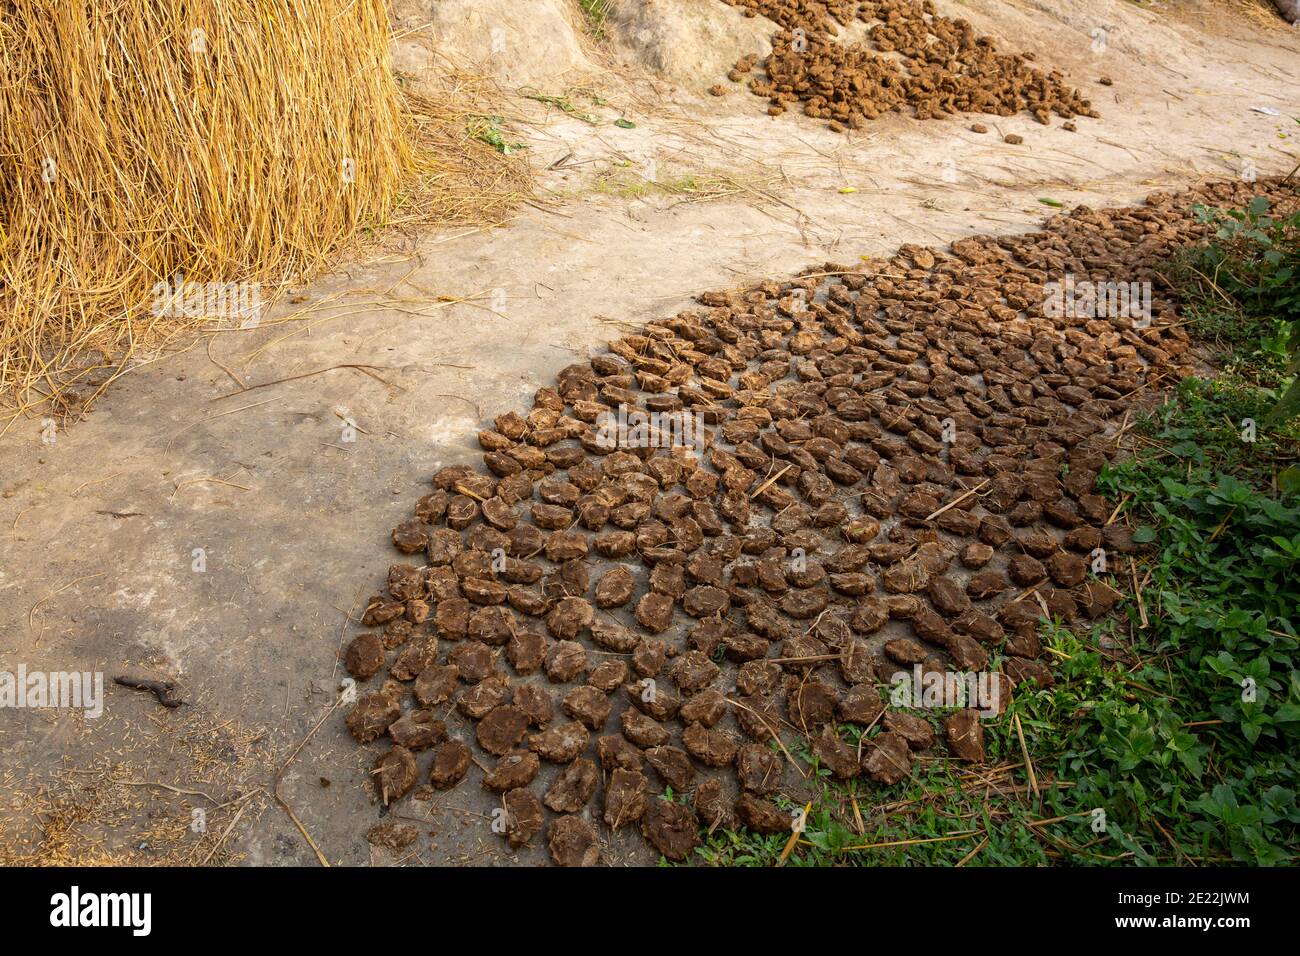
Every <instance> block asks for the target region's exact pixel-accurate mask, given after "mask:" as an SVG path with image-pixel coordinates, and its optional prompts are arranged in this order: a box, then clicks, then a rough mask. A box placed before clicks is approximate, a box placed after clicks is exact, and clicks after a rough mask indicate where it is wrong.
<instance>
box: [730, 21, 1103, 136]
mask: <svg viewBox="0 0 1300 956" xmlns="http://www.w3.org/2000/svg"><path fill="white" fill-rule="evenodd" d="M724 2H726V3H729V4H731V5H732V6H734V7H740V8H742V9H744V10H745V11H746V13H748V14H749V15H756V14H762V15H763V16H765V17H767V18H768V19H770V20H772V21H774V22H775V23H776V24H778V25H779V26H780V27H781V30H780V31H779V32H778V33H777V34H776V35H775V36H773V38H772V54H771V55H770V56H769V57H768V58H767V59H766V60H765V61H764V62H763V67H764V69H765V71H766V76H763V77H757V78H754V79H752V80H750V83H749V87H750V89H751V90H752V91H753V92H754V93H756V94H758V95H759V96H763V97H767V98H768V99H769V100H770V101H771V102H770V106H769V107H768V113H769V114H771V115H773V116H778V115H780V114H781V113H784V112H785V111H786V109H787V108H789V107H790V106H791V105H793V104H797V103H802V104H803V111H804V113H805V114H807V115H808V116H812V117H816V118H818V119H825V120H829V121H830V126H831V128H832V129H834V130H836V131H841V130H844V129H846V128H852V129H861V128H862V127H863V126H864V125H865V124H866V122H867V121H868V120H874V119H877V118H878V117H880V116H881V115H883V114H885V113H888V112H891V111H895V110H897V111H900V112H901V111H904V110H906V109H908V108H911V109H912V110H913V113H914V115H915V116H916V118H918V119H939V118H941V117H944V116H951V115H954V114H956V113H991V114H995V115H998V116H1012V115H1014V114H1016V113H1018V112H1020V111H1022V110H1028V111H1029V112H1031V113H1032V114H1033V115H1034V118H1035V119H1037V120H1038V121H1039V122H1040V123H1043V124H1047V123H1049V122H1050V121H1051V114H1052V113H1056V114H1057V115H1058V116H1061V117H1063V118H1065V119H1066V120H1067V121H1068V120H1070V119H1071V118H1073V117H1075V116H1094V117H1095V116H1097V115H1098V113H1097V112H1096V111H1095V110H1094V109H1093V108H1092V104H1091V102H1090V101H1089V100H1087V99H1085V98H1083V97H1082V96H1081V95H1080V93H1079V91H1078V90H1076V89H1074V88H1073V87H1071V86H1069V85H1068V84H1067V83H1066V82H1065V79H1064V77H1063V76H1062V75H1061V74H1060V72H1059V71H1057V70H1052V71H1051V72H1049V73H1044V72H1043V71H1042V70H1039V69H1037V68H1035V67H1034V66H1032V65H1031V62H1032V60H1033V54H1031V53H1017V54H1007V53H999V52H997V49H996V47H995V44H994V42H993V40H992V39H990V38H989V37H987V36H979V35H977V34H976V32H975V28H974V27H972V26H971V24H970V23H969V22H967V21H966V20H963V19H958V20H953V19H949V18H948V17H943V16H939V15H938V14H937V13H936V12H935V9H934V5H933V4H932V3H931V2H930V0H920V2H916V0H867V2H862V3H858V2H848V0H832V2H829V3H828V2H819V0H724ZM855 19H856V20H861V21H863V22H865V23H868V24H870V25H871V26H870V27H869V29H868V31H867V36H868V37H869V38H870V41H871V45H870V47H868V46H867V45H866V44H865V43H848V44H846V43H841V42H838V41H837V40H836V37H837V36H838V35H839V33H840V28H839V26H837V22H838V24H840V25H847V24H849V23H851V22H852V21H853V20H855ZM757 62H758V57H757V56H753V55H750V56H746V57H742V58H741V60H740V61H739V62H737V64H736V66H735V68H734V69H733V70H732V71H731V73H730V74H729V76H730V78H731V79H732V80H733V81H734V82H740V81H741V80H742V79H744V77H745V76H746V75H747V74H749V73H750V72H751V71H752V70H753V68H754V66H755V65H756V64H757ZM714 89H715V91H716V92H722V91H723V90H725V87H715V88H714ZM1067 125H1068V128H1070V129H1073V128H1074V126H1073V124H1072V123H1068V124H1067Z"/></svg>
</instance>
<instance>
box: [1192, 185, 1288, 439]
mask: <svg viewBox="0 0 1300 956" xmlns="http://www.w3.org/2000/svg"><path fill="white" fill-rule="evenodd" d="M1194 212H1195V214H1196V217H1197V219H1198V220H1199V221H1200V222H1202V223H1206V224H1210V225H1213V226H1215V227H1216V228H1215V234H1214V238H1213V239H1212V240H1211V241H1209V242H1206V243H1204V244H1202V245H1199V246H1195V247H1193V248H1191V249H1189V250H1187V252H1186V253H1185V254H1184V256H1183V257H1182V259H1181V260H1180V262H1179V263H1178V268H1177V270H1176V271H1177V274H1178V277H1179V279H1180V285H1181V286H1182V288H1181V292H1182V294H1183V296H1184V298H1185V299H1187V300H1188V301H1187V304H1188V307H1189V311H1190V312H1191V314H1192V316H1193V328H1194V329H1195V330H1196V331H1197V332H1198V333H1199V334H1202V335H1208V337H1211V338H1213V339H1214V340H1216V341H1219V342H1221V343H1226V344H1231V345H1233V346H1234V347H1235V348H1236V349H1237V350H1238V351H1242V350H1243V349H1244V350H1245V352H1246V356H1245V363H1246V364H1247V365H1256V366H1259V368H1258V369H1257V374H1265V375H1266V374H1267V371H1268V369H1269V368H1270V366H1274V371H1275V372H1276V373H1277V374H1276V375H1275V376H1274V377H1275V378H1277V379H1279V380H1286V379H1289V380H1290V384H1289V386H1288V387H1286V388H1285V390H1283V391H1282V393H1281V395H1280V397H1279V398H1278V400H1277V402H1276V404H1275V406H1274V407H1273V409H1272V410H1271V412H1270V415H1269V418H1270V419H1271V420H1273V421H1278V420H1285V419H1288V418H1291V417H1294V416H1295V415H1296V414H1298V413H1300V377H1298V376H1297V373H1298V372H1300V211H1298V212H1293V213H1290V214H1282V215H1279V214H1276V213H1275V212H1274V211H1272V210H1271V209H1270V205H1269V201H1268V199H1267V198H1266V197H1264V196H1256V197H1255V198H1254V199H1252V200H1251V201H1250V203H1249V204H1247V206H1246V207H1245V208H1244V209H1228V210H1223V209H1217V208H1212V207H1208V206H1202V205H1197V206H1195V207H1194ZM1261 356H1263V358H1264V361H1263V362H1260V361H1259V358H1260V357H1261ZM1270 358H1271V359H1274V360H1275V361H1273V362H1270V361H1269V359H1270ZM1279 384H1281V381H1279Z"/></svg>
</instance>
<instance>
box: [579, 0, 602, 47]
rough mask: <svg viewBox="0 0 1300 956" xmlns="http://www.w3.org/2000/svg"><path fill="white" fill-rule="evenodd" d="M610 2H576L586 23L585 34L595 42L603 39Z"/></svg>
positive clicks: (600, 0)
mask: <svg viewBox="0 0 1300 956" xmlns="http://www.w3.org/2000/svg"><path fill="white" fill-rule="evenodd" d="M609 5H610V0H578V7H579V8H580V9H581V10H582V15H583V18H584V19H585V20H586V21H587V32H589V33H590V34H591V35H592V36H593V37H595V38H596V39H597V40H603V39H605V21H606V20H608V19H609Z"/></svg>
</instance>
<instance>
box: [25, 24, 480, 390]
mask: <svg viewBox="0 0 1300 956" xmlns="http://www.w3.org/2000/svg"><path fill="white" fill-rule="evenodd" d="M388 44H389V33H388V23H387V19H386V17H385V12H384V5H383V2H382V0H115V2H112V3H107V4H104V3H99V2H95V0H0V71H3V72H2V74H0V75H2V76H3V81H2V82H3V86H0V401H7V402H9V401H11V402H13V403H14V405H15V406H16V408H17V409H19V410H23V409H35V408H42V409H44V408H50V409H52V410H55V411H61V410H65V409H66V407H68V406H70V405H72V404H73V403H74V402H73V399H74V397H75V399H76V401H78V402H85V401H86V400H87V396H86V394H85V393H86V391H87V388H88V387H89V386H88V385H87V383H91V385H98V384H99V382H100V381H102V380H104V379H105V378H106V376H107V377H109V378H111V377H112V375H113V374H115V372H116V371H117V370H120V368H121V367H122V362H123V360H124V357H125V356H128V355H130V353H131V351H132V350H133V349H135V348H137V347H139V346H141V345H142V344H143V343H153V344H156V343H157V342H158V341H159V340H160V337H162V336H164V335H168V334H171V333H172V332H174V331H175V329H176V328H177V318H176V316H175V315H171V316H167V315H160V314H158V311H159V310H158V309H157V307H156V306H157V301H156V300H157V295H156V289H157V287H158V285H159V284H160V283H167V284H170V285H172V286H174V285H175V283H176V282H177V281H178V279H179V280H183V281H196V282H201V283H238V282H246V281H248V282H251V281H261V280H265V281H268V282H271V283H273V284H278V283H279V282H282V281H286V280H288V279H289V278H292V277H294V276H300V275H303V274H306V273H307V272H309V271H311V270H312V269H313V267H317V266H319V265H320V264H321V263H322V261H323V257H324V256H325V255H326V253H328V252H329V251H330V250H332V249H334V248H336V247H337V246H339V244H340V243H342V242H343V241H345V240H346V239H347V237H349V236H350V235H351V234H352V233H353V232H354V231H355V230H357V229H358V228H359V227H365V226H375V227H377V226H381V225H384V224H385V223H386V222H389V221H391V220H392V219H393V218H395V215H396V210H397V208H398V207H399V205H400V206H405V207H411V206H417V207H419V208H417V209H416V212H417V213H425V212H429V211H430V210H431V207H430V202H429V196H428V194H427V190H426V192H425V193H424V194H423V195H421V194H420V189H421V184H425V185H427V183H428V182H435V181H437V180H438V179H439V178H440V174H442V173H445V170H440V169H435V162H434V159H433V155H432V153H431V151H430V150H429V148H428V144H429V140H430V136H429V127H430V124H431V118H430V115H429V113H430V107H429V106H428V104H427V103H426V102H423V101H421V100H420V98H409V97H408V95H407V94H405V93H403V92H402V91H401V90H399V88H398V85H397V83H396V82H395V80H394V77H393V74H392V71H391V69H390V66H389V54H388V50H389V46H388ZM413 103H414V107H412V104H413ZM412 110H413V111H412ZM462 129H463V126H462ZM417 143H423V144H424V145H423V146H417V145H416V144H417ZM417 200H418V201H417ZM401 218H402V221H411V220H412V219H413V218H419V216H418V215H416V216H412V215H411V209H410V208H405V209H404V210H403V215H402V217H401ZM164 311H166V310H164ZM186 315H187V316H188V318H189V319H190V320H191V322H192V320H193V318H194V314H193V310H190V312H189V313H186ZM204 318H206V319H208V320H210V321H212V322H214V323H215V322H218V321H220V322H222V323H223V324H224V325H226V326H232V325H233V326H236V327H237V325H238V323H237V322H234V323H232V322H231V321H229V318H228V317H221V318H220V319H217V318H214V317H211V316H205V317H204ZM210 327H211V326H210ZM90 397H92V398H93V396H90Z"/></svg>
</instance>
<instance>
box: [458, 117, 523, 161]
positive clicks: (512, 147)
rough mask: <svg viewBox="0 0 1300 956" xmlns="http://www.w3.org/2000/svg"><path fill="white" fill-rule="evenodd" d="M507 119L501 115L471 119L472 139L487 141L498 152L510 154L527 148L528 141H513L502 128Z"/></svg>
mask: <svg viewBox="0 0 1300 956" xmlns="http://www.w3.org/2000/svg"><path fill="white" fill-rule="evenodd" d="M504 122H505V120H504V119H502V118H501V117H500V116H477V117H474V118H473V119H471V120H470V121H469V126H468V131H469V135H470V138H471V139H476V140H478V141H479V142H480V143H486V144H487V145H488V146H491V147H492V148H493V149H495V150H496V151H497V152H498V153H501V154H502V155H505V156H509V155H510V154H511V153H514V152H516V151H517V150H521V149H527V148H528V144H527V143H511V142H509V141H508V140H507V139H506V137H505V133H504V132H503V131H502V129H501V124H502V123H504Z"/></svg>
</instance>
